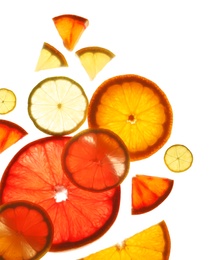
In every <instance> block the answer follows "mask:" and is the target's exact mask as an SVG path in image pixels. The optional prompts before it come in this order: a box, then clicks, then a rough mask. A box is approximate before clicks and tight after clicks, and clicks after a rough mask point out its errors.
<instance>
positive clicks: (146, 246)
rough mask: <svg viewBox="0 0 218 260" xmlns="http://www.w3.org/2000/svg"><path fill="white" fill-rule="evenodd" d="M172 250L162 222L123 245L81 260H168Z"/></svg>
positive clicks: (128, 239) (124, 242)
mask: <svg viewBox="0 0 218 260" xmlns="http://www.w3.org/2000/svg"><path fill="white" fill-rule="evenodd" d="M170 249H171V241H170V234H169V231H168V228H167V225H166V223H165V221H162V222H160V223H158V224H155V225H153V226H151V227H149V228H147V229H144V230H142V231H141V232H139V233H137V234H135V235H133V236H132V237H129V238H127V239H125V240H124V241H122V242H121V243H118V244H116V245H114V246H112V247H108V248H106V249H103V250H101V251H99V252H96V253H93V254H91V255H89V256H87V257H84V258H82V259H81V260H96V259H104V260H111V259H113V260H127V259H128V260H130V259H134V260H139V259H148V260H168V259H169V256H170Z"/></svg>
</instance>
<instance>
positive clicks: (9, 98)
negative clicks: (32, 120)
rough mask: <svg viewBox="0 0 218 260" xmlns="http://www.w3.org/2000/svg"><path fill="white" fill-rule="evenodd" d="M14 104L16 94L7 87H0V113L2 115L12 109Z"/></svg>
mask: <svg viewBox="0 0 218 260" xmlns="http://www.w3.org/2000/svg"><path fill="white" fill-rule="evenodd" d="M15 106H16V96H15V94H14V92H13V91H12V90H10V89H7V88H1V89H0V114H2V115H4V114H7V113H9V112H11V111H12V110H14V108H15Z"/></svg>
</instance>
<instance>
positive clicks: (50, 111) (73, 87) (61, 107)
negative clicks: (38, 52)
mask: <svg viewBox="0 0 218 260" xmlns="http://www.w3.org/2000/svg"><path fill="white" fill-rule="evenodd" d="M87 107H88V98H87V96H86V94H85V92H84V90H83V88H82V87H81V86H80V85H79V84H78V83H77V82H75V81H74V80H72V79H70V78H68V77H64V76H57V77H50V78H46V79H44V80H42V81H41V82H39V83H38V84H37V85H36V86H35V87H34V88H33V90H32V91H31V93H30V95H29V99H28V113H29V116H30V118H31V119H32V121H33V123H34V124H35V126H36V127H37V128H38V129H39V130H41V131H42V132H44V133H46V134H50V135H66V134H70V133H72V132H74V131H76V130H77V129H78V128H79V127H80V126H81V125H82V124H83V123H84V121H85V119H86V114H87Z"/></svg>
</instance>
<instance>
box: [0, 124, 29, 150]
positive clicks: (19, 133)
mask: <svg viewBox="0 0 218 260" xmlns="http://www.w3.org/2000/svg"><path fill="white" fill-rule="evenodd" d="M25 135H27V132H26V131H25V130H24V129H23V128H22V127H20V126H19V125H17V124H15V123H12V122H10V121H7V120H3V119H0V153H2V152H3V151H5V150H6V149H7V148H8V147H10V146H11V145H13V144H15V143H16V142H17V141H19V140H20V139H21V138H23V137H24V136H25Z"/></svg>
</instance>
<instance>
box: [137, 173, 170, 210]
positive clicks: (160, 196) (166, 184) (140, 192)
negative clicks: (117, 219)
mask: <svg viewBox="0 0 218 260" xmlns="http://www.w3.org/2000/svg"><path fill="white" fill-rule="evenodd" d="M173 183H174V181H173V180H171V179H167V178H161V177H154V176H146V175H136V176H135V177H133V178H132V214H133V215H135V214H142V213H145V212H148V211H150V210H152V209H154V208H156V207H157V206H158V205H160V204H161V203H162V202H163V201H164V200H165V199H166V198H167V197H168V195H169V194H170V192H171V190H172V188H173Z"/></svg>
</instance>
